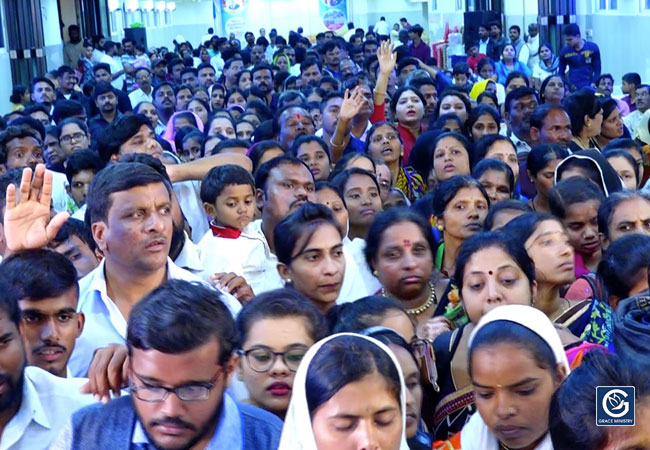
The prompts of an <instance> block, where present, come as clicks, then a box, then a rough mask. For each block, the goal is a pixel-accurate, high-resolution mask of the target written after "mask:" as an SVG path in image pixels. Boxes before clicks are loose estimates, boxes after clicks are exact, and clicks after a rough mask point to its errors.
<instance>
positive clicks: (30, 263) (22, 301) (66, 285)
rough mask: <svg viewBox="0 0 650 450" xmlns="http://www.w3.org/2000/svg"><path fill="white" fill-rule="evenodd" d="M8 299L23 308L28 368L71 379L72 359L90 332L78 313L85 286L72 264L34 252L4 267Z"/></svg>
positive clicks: (1, 274) (53, 255) (24, 253)
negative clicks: (85, 332) (83, 334)
mask: <svg viewBox="0 0 650 450" xmlns="http://www.w3.org/2000/svg"><path fill="white" fill-rule="evenodd" d="M0 278H2V279H3V280H4V281H5V282H6V283H7V285H8V286H9V291H8V293H6V295H7V298H8V300H9V301H11V302H15V303H16V304H17V305H18V309H19V310H20V315H21V324H20V334H21V337H22V339H23V344H24V346H25V356H26V358H27V364H29V365H30V366H36V367H40V368H41V369H43V370H46V371H48V372H50V373H51V374H52V375H56V376H58V377H62V378H66V377H67V376H68V359H69V358H70V354H71V353H72V350H73V349H74V347H75V341H76V340H77V338H78V337H79V336H80V335H81V331H82V330H83V326H84V315H83V313H77V300H78V297H79V285H78V284H77V271H76V270H75V267H74V265H73V264H72V262H70V261H69V260H68V258H66V257H65V256H63V255H62V254H60V253H57V252H54V251H52V250H45V249H30V250H24V251H22V252H19V253H16V254H13V255H10V256H9V257H8V258H7V259H6V260H5V261H4V263H3V264H1V265H0Z"/></svg>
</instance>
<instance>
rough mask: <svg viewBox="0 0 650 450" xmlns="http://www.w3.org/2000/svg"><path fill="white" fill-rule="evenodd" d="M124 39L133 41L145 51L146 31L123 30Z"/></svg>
mask: <svg viewBox="0 0 650 450" xmlns="http://www.w3.org/2000/svg"><path fill="white" fill-rule="evenodd" d="M124 37H125V38H129V39H133V41H134V42H135V45H142V46H143V47H144V48H145V49H147V29H146V28H125V29H124Z"/></svg>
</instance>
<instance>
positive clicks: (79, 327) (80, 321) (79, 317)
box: [77, 312, 86, 337]
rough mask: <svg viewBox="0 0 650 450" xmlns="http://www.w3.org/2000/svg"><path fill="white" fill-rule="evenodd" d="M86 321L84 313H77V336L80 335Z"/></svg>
mask: <svg viewBox="0 0 650 450" xmlns="http://www.w3.org/2000/svg"><path fill="white" fill-rule="evenodd" d="M85 323H86V316H85V315H84V313H82V312H80V313H77V337H79V336H81V332H82V331H83V330H84V324H85Z"/></svg>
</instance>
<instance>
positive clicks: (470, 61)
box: [467, 53, 487, 73]
mask: <svg viewBox="0 0 650 450" xmlns="http://www.w3.org/2000/svg"><path fill="white" fill-rule="evenodd" d="M483 58H487V56H486V55H484V54H483V53H479V54H478V55H476V56H468V57H467V65H468V66H469V68H470V69H472V72H474V73H476V67H477V66H478V63H479V62H481V60H482V59H483Z"/></svg>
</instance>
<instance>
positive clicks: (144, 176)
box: [86, 162, 171, 225]
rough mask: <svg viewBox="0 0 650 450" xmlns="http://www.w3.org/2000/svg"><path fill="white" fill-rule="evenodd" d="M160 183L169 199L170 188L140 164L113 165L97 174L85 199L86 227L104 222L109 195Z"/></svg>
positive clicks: (156, 174) (108, 208)
mask: <svg viewBox="0 0 650 450" xmlns="http://www.w3.org/2000/svg"><path fill="white" fill-rule="evenodd" d="M153 183H162V184H164V185H165V189H167V192H168V193H169V195H170V198H171V186H169V184H168V183H167V182H166V180H165V178H164V177H163V176H162V175H160V173H158V172H156V171H155V170H154V169H153V168H151V167H149V166H147V165H146V164H141V163H121V162H120V163H115V164H110V165H108V166H106V167H105V168H104V169H102V170H100V171H99V172H97V174H96V175H95V177H94V178H93V181H92V182H91V183H90V188H89V189H88V196H87V197H86V205H87V212H86V221H87V223H88V225H92V224H93V223H96V222H99V221H106V220H107V218H108V211H109V210H110V208H111V206H112V204H113V201H112V200H111V198H110V195H111V194H113V193H115V192H122V191H126V190H129V189H131V188H134V187H139V186H147V185H149V184H153ZM88 221H89V222H88Z"/></svg>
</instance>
